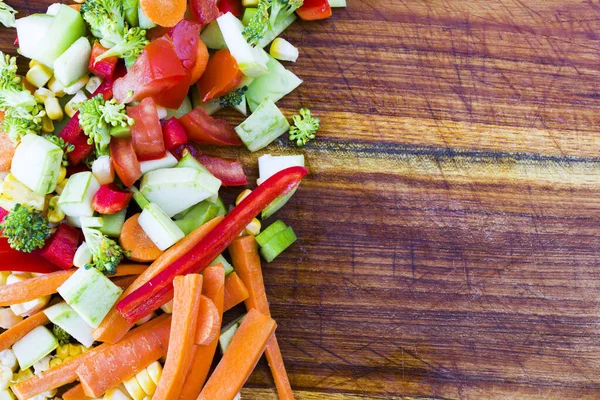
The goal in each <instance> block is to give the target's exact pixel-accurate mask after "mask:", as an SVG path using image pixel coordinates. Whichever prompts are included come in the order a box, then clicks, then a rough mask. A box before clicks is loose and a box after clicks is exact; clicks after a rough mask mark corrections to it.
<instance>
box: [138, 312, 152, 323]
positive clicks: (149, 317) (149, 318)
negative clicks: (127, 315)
mask: <svg viewBox="0 0 600 400" xmlns="http://www.w3.org/2000/svg"><path fill="white" fill-rule="evenodd" d="M154 317H156V314H155V313H153V312H151V313H150V314H148V315H146V316H145V317H144V318H141V319H139V320H137V322H136V323H135V324H136V325H137V326H140V325H144V324H145V323H146V322H148V321H150V320H151V319H152V318H154Z"/></svg>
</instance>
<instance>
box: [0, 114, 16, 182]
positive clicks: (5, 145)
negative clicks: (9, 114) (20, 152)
mask: <svg viewBox="0 0 600 400" xmlns="http://www.w3.org/2000/svg"><path fill="white" fill-rule="evenodd" d="M3 119H4V117H2V120H3ZM14 155H15V146H14V144H13V142H12V140H10V138H9V137H8V135H7V134H6V133H4V132H0V171H7V170H8V169H9V168H10V164H11V162H12V159H13V156H14Z"/></svg>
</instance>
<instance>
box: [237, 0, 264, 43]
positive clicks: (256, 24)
mask: <svg viewBox="0 0 600 400" xmlns="http://www.w3.org/2000/svg"><path fill="white" fill-rule="evenodd" d="M270 4H271V3H270V0H259V1H258V9H257V11H256V14H254V16H253V17H252V18H251V19H250V22H248V25H247V26H246V27H245V28H244V30H243V31H242V35H244V38H245V39H246V41H247V42H248V43H250V44H251V45H252V46H256V45H257V44H258V41H259V40H260V39H261V38H262V37H263V36H264V35H265V32H266V31H267V30H268V29H269V6H270Z"/></svg>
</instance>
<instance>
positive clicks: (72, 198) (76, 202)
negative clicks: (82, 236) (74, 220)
mask: <svg viewBox="0 0 600 400" xmlns="http://www.w3.org/2000/svg"><path fill="white" fill-rule="evenodd" d="M98 189H100V184H99V183H98V181H97V180H96V177H95V176H94V175H93V174H92V173H91V172H89V171H85V172H78V173H76V174H73V175H71V177H70V178H69V180H68V181H67V184H66V185H65V187H64V189H63V191H62V193H61V194H60V197H59V199H58V204H59V205H60V208H61V209H62V210H63V212H64V213H65V214H66V215H68V216H70V217H91V216H92V215H94V209H93V208H92V200H93V199H94V195H95V194H96V192H97V191H98Z"/></svg>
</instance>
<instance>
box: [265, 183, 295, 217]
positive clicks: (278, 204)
mask: <svg viewBox="0 0 600 400" xmlns="http://www.w3.org/2000/svg"><path fill="white" fill-rule="evenodd" d="M296 190H298V186H296V187H295V188H293V189H292V190H290V191H289V193H287V194H284V195H282V196H278V197H276V198H275V200H273V201H272V202H271V203H270V204H269V205H268V206H266V207H265V208H264V209H263V210H262V211H261V213H260V218H261V219H262V220H265V219H267V218H269V217H270V216H271V215H273V214H275V213H276V212H277V211H279V210H281V208H282V207H283V206H285V205H286V204H287V202H288V201H289V200H290V199H291V198H292V196H293V195H294V193H296Z"/></svg>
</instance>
